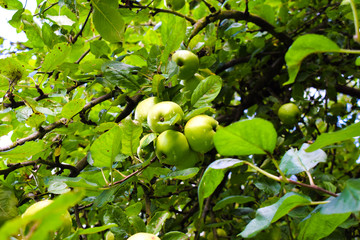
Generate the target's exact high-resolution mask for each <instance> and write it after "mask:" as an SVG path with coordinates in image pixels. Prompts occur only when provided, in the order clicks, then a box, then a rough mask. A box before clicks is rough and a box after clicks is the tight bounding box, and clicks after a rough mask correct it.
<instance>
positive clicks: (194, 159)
mask: <svg viewBox="0 0 360 240" xmlns="http://www.w3.org/2000/svg"><path fill="white" fill-rule="evenodd" d="M203 160H204V154H202V153H199V152H195V151H194V150H192V149H191V148H190V149H189V152H188V153H187V154H186V156H185V157H184V158H183V160H182V161H180V162H178V163H177V164H176V165H175V166H176V168H178V169H180V170H181V169H186V168H191V167H194V166H195V165H196V163H198V162H200V161H203Z"/></svg>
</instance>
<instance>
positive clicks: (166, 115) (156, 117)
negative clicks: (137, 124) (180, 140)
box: [147, 101, 184, 133]
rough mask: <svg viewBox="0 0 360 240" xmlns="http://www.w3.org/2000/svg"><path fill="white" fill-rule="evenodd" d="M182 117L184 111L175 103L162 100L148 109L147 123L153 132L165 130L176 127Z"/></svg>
mask: <svg viewBox="0 0 360 240" xmlns="http://www.w3.org/2000/svg"><path fill="white" fill-rule="evenodd" d="M183 117H184V112H183V110H182V109H181V107H180V106H179V105H178V104H177V103H174V102H171V101H164V102H160V103H157V104H155V105H154V106H153V107H152V108H151V109H150V110H149V114H148V117H147V123H148V124H149V127H150V129H151V130H152V131H153V132H156V133H161V132H163V131H165V130H169V129H176V127H177V124H180V123H181V122H182V119H183Z"/></svg>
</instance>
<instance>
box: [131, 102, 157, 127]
mask: <svg viewBox="0 0 360 240" xmlns="http://www.w3.org/2000/svg"><path fill="white" fill-rule="evenodd" d="M159 102H161V100H160V99H159V98H158V97H149V98H146V99H145V100H142V101H141V102H139V104H138V105H137V106H136V108H135V116H134V118H135V119H136V120H138V121H139V122H145V121H147V115H148V114H149V110H150V109H151V108H152V107H153V106H154V105H155V104H157V103H159Z"/></svg>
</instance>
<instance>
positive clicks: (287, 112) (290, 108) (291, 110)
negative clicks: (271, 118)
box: [278, 103, 301, 125]
mask: <svg viewBox="0 0 360 240" xmlns="http://www.w3.org/2000/svg"><path fill="white" fill-rule="evenodd" d="M300 115H301V112H300V110H299V108H298V107H297V106H296V104H294V103H285V104H283V105H281V107H280V108H279V110H278V116H279V118H280V120H281V121H282V122H283V123H284V124H286V125H295V124H296V123H297V122H298V121H299V118H300Z"/></svg>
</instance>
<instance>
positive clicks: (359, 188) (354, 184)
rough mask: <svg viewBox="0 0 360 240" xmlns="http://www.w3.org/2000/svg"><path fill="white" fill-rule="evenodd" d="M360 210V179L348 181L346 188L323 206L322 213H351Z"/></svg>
mask: <svg viewBox="0 0 360 240" xmlns="http://www.w3.org/2000/svg"><path fill="white" fill-rule="evenodd" d="M359 211H360V179H349V180H347V181H346V185H345V188H344V190H343V191H342V192H341V193H340V194H339V196H338V197H336V198H333V199H332V200H331V201H330V202H329V203H327V204H325V205H323V206H322V208H321V213H322V214H336V213H351V212H359Z"/></svg>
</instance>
